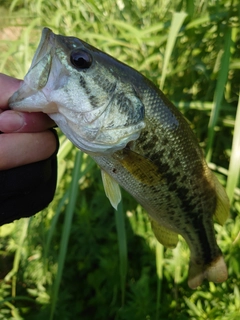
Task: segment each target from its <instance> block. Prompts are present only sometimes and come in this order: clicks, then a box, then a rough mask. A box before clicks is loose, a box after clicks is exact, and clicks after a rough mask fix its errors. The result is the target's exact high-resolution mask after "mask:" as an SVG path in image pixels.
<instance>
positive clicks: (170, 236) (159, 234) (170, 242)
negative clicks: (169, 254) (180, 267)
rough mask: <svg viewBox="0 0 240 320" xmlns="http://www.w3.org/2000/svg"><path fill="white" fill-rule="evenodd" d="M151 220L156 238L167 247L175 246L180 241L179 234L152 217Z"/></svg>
mask: <svg viewBox="0 0 240 320" xmlns="http://www.w3.org/2000/svg"><path fill="white" fill-rule="evenodd" d="M150 221H151V227H152V230H153V233H154V235H155V237H156V239H157V240H158V241H159V242H160V243H161V244H162V245H164V246H165V247H167V248H171V249H173V248H175V247H176V245H177V243H178V234H177V233H175V232H173V231H171V230H169V229H167V228H166V227H163V226H162V225H160V224H159V223H157V222H156V221H154V220H152V219H150Z"/></svg>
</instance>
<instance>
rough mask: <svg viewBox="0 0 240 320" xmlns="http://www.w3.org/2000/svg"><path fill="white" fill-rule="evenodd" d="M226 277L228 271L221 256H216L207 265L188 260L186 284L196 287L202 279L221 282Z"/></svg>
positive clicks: (192, 287)
mask: <svg viewBox="0 0 240 320" xmlns="http://www.w3.org/2000/svg"><path fill="white" fill-rule="evenodd" d="M227 278H228V271H227V267H226V264H225V261H224V259H223V256H222V255H220V256H218V257H217V258H216V259H215V260H214V261H212V262H211V263H210V264H208V265H199V264H197V263H195V262H193V261H190V265H189V276H188V286H189V287H190V288H191V289H196V288H197V287H198V286H200V285H201V284H202V282H203V280H204V279H207V280H208V281H212V282H215V283H221V282H224V281H226V280H227Z"/></svg>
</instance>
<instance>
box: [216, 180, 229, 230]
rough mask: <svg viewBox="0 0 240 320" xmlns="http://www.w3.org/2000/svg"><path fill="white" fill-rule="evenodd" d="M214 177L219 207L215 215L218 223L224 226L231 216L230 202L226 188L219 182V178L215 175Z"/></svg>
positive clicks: (217, 206)
mask: <svg viewBox="0 0 240 320" xmlns="http://www.w3.org/2000/svg"><path fill="white" fill-rule="evenodd" d="M213 177H214V183H215V188H216V193H217V205H216V210H215V213H214V215H215V217H216V219H217V221H218V223H220V224H221V225H223V224H224V223H225V221H226V220H227V218H228V216H229V211H230V202H229V199H228V196H227V194H226V191H225V189H224V187H223V186H222V185H221V183H220V182H219V181H218V179H217V177H216V176H215V175H214V174H213Z"/></svg>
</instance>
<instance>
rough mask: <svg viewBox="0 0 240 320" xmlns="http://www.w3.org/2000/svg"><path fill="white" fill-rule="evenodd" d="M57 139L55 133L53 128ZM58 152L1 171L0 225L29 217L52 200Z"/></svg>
mask: <svg viewBox="0 0 240 320" xmlns="http://www.w3.org/2000/svg"><path fill="white" fill-rule="evenodd" d="M52 132H53V133H54V134H55V137H56V140H57V142H58V137H57V133H56V131H55V130H53V129H52ZM57 151H58V145H57V149H56V151H55V153H54V154H53V155H52V156H51V157H49V158H48V159H46V160H43V161H39V162H35V163H30V164H27V165H24V166H20V167H16V168H12V169H8V170H4V171H0V226H1V225H3V224H5V223H10V222H12V221H14V220H16V219H20V218H23V217H30V216H32V215H34V214H35V213H37V212H39V211H41V210H42V209H44V208H45V207H46V206H47V205H48V204H49V203H50V202H51V201H52V199H53V197H54V193H55V189H56V182H57Z"/></svg>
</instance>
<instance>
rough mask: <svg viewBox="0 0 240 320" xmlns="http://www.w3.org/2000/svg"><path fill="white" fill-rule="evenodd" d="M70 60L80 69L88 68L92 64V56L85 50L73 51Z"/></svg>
mask: <svg viewBox="0 0 240 320" xmlns="http://www.w3.org/2000/svg"><path fill="white" fill-rule="evenodd" d="M70 61H71V63H72V65H73V66H74V67H76V68H78V69H87V68H89V67H90V66H91V64H92V56H91V55H90V54H89V53H88V52H86V51H84V50H80V49H78V50H74V51H72V52H71V55H70Z"/></svg>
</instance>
